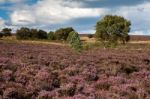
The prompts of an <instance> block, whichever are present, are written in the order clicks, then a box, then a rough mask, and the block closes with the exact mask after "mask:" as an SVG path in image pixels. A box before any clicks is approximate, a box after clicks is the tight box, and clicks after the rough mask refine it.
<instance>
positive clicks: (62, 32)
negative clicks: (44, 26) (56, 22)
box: [55, 27, 74, 40]
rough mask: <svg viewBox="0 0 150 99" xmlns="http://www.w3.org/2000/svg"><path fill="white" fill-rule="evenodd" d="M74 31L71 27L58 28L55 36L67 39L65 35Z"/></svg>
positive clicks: (59, 38)
mask: <svg viewBox="0 0 150 99" xmlns="http://www.w3.org/2000/svg"><path fill="white" fill-rule="evenodd" d="M72 31H74V29H73V28H72V27H67V28H60V29H58V30H56V32H55V36H56V39H57V40H67V37H68V35H69V33H70V32H72Z"/></svg>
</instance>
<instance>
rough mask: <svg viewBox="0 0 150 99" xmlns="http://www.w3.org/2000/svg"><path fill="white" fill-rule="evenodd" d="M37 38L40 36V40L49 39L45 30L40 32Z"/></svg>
mask: <svg viewBox="0 0 150 99" xmlns="http://www.w3.org/2000/svg"><path fill="white" fill-rule="evenodd" d="M37 36H38V39H47V32H45V31H43V30H39V31H38V35H37Z"/></svg>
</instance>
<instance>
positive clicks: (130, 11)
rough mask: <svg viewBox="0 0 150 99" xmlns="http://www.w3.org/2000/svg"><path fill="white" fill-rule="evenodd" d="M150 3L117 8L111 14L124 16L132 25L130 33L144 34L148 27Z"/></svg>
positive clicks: (149, 23) (149, 24) (149, 22)
mask: <svg viewBox="0 0 150 99" xmlns="http://www.w3.org/2000/svg"><path fill="white" fill-rule="evenodd" d="M149 9H150V2H145V3H143V4H139V5H136V6H130V7H128V6H126V7H119V8H117V9H115V11H112V12H111V13H112V14H115V15H116V14H117V15H121V16H124V17H125V18H126V19H128V20H130V21H131V23H132V26H131V32H133V33H135V34H136V33H141V34H142V33H144V32H145V31H147V30H149V26H150V11H149Z"/></svg>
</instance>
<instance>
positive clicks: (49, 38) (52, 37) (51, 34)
mask: <svg viewBox="0 0 150 99" xmlns="http://www.w3.org/2000/svg"><path fill="white" fill-rule="evenodd" d="M48 40H55V35H54V32H53V31H50V32H49V33H48Z"/></svg>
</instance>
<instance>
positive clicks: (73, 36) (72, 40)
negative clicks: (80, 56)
mask: <svg viewBox="0 0 150 99" xmlns="http://www.w3.org/2000/svg"><path fill="white" fill-rule="evenodd" d="M68 41H69V44H70V46H71V48H73V49H75V50H76V51H78V52H80V51H81V50H82V43H81V40H80V37H79V34H78V33H77V32H75V31H72V32H71V33H69V36H68Z"/></svg>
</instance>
